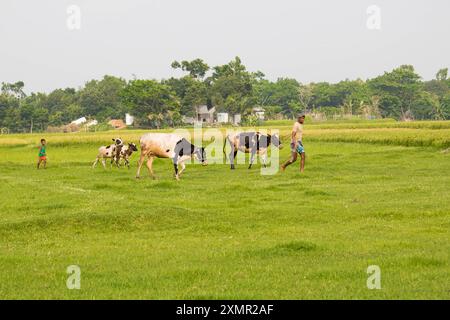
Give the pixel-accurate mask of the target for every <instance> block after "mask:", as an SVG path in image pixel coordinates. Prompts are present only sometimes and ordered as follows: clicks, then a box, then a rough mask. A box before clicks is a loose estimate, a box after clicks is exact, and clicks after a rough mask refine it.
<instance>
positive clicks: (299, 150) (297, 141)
mask: <svg viewBox="0 0 450 320" xmlns="http://www.w3.org/2000/svg"><path fill="white" fill-rule="evenodd" d="M304 122H305V115H301V116H299V117H298V119H297V121H296V122H295V123H294V127H293V128H292V134H291V158H290V159H289V160H288V161H286V162H285V163H284V164H283V165H282V166H281V170H282V171H284V170H285V169H286V167H287V166H288V165H290V164H293V163H294V162H295V161H297V155H298V154H299V155H300V157H301V161H300V172H304V171H305V148H304V147H303V143H302V138H303V123H304Z"/></svg>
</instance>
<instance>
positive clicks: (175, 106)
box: [121, 80, 180, 128]
mask: <svg viewBox="0 0 450 320" xmlns="http://www.w3.org/2000/svg"><path fill="white" fill-rule="evenodd" d="M121 97H122V101H123V103H124V104H125V105H126V106H127V107H128V108H129V109H130V110H131V112H132V113H133V115H134V116H135V117H136V120H137V122H138V124H139V125H141V126H150V127H156V128H160V127H161V126H162V125H163V124H164V122H165V120H167V121H168V122H170V121H174V119H176V117H173V114H177V113H178V114H179V110H180V106H179V102H178V99H177V97H176V94H175V92H173V91H172V90H171V89H170V87H169V86H168V85H166V84H162V83H159V82H157V81H155V80H132V81H130V82H129V83H128V85H127V86H126V87H125V88H124V89H123V90H122V92H121ZM172 112H173V113H172Z"/></svg>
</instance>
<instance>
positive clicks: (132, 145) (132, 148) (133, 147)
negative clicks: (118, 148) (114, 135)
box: [128, 143, 138, 151]
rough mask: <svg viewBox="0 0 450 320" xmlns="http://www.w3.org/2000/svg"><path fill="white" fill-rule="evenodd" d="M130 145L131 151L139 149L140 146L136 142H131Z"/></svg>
mask: <svg viewBox="0 0 450 320" xmlns="http://www.w3.org/2000/svg"><path fill="white" fill-rule="evenodd" d="M128 147H129V148H130V150H131V151H138V148H137V146H136V144H134V143H129V144H128Z"/></svg>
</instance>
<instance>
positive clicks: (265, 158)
mask: <svg viewBox="0 0 450 320" xmlns="http://www.w3.org/2000/svg"><path fill="white" fill-rule="evenodd" d="M261 160H262V163H263V165H264V168H267V152H264V153H263V154H262V155H261Z"/></svg>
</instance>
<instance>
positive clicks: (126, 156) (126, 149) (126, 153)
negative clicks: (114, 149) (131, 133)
mask: <svg viewBox="0 0 450 320" xmlns="http://www.w3.org/2000/svg"><path fill="white" fill-rule="evenodd" d="M135 151H138V148H137V146H136V144H134V143H128V144H126V145H124V146H123V147H122V149H121V150H120V155H119V159H123V161H124V164H125V165H126V166H127V167H128V169H130V157H131V155H132V154H133V152H135Z"/></svg>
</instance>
